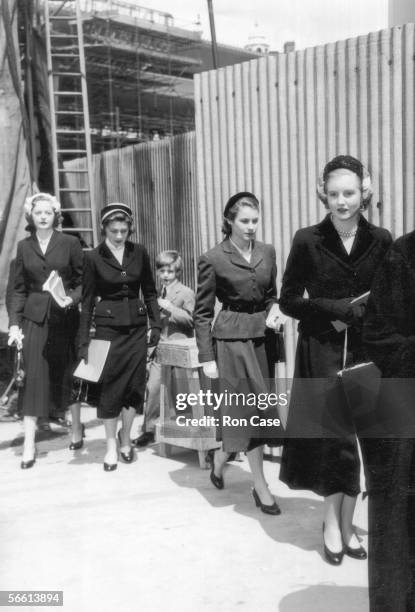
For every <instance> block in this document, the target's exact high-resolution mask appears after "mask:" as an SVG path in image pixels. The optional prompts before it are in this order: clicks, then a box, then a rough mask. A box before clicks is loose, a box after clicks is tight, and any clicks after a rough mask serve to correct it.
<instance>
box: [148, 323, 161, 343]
mask: <svg viewBox="0 0 415 612" xmlns="http://www.w3.org/2000/svg"><path fill="white" fill-rule="evenodd" d="M160 331H161V330H160V328H159V327H152V328H151V329H150V333H149V335H148V342H147V346H157V344H158V342H159V340H160Z"/></svg>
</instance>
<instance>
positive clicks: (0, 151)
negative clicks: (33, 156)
mask: <svg viewBox="0 0 415 612" xmlns="http://www.w3.org/2000/svg"><path fill="white" fill-rule="evenodd" d="M0 7H1V8H0V332H4V331H6V330H7V327H8V319H7V314H6V310H5V293H6V287H7V280H8V276H9V267H10V262H11V261H12V260H13V258H14V256H15V252H16V244H17V242H18V241H19V240H20V239H21V238H23V237H24V236H25V235H26V234H25V231H24V227H25V225H26V223H25V220H24V215H23V203H24V200H25V198H26V197H27V196H28V195H30V193H31V184H32V180H31V176H30V162H29V159H28V150H27V140H26V134H25V132H26V129H25V122H26V126H27V121H26V119H25V116H24V115H25V109H24V103H23V91H22V81H21V74H20V61H19V47H18V39H17V0H0Z"/></svg>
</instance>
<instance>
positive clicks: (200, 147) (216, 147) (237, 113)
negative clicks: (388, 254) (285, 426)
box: [195, 24, 415, 375]
mask: <svg viewBox="0 0 415 612" xmlns="http://www.w3.org/2000/svg"><path fill="white" fill-rule="evenodd" d="M414 51H415V49H414V25H413V24H407V25H405V26H402V27H396V28H393V29H390V30H384V31H381V32H376V33H373V34H369V35H367V36H360V37H358V38H355V39H350V40H347V41H342V42H337V43H334V44H329V45H326V46H321V47H315V48H311V49H306V50H304V51H298V52H295V53H289V54H281V55H277V56H272V57H266V58H261V59H258V60H252V61H250V62H246V63H243V64H237V65H235V66H230V67H227V68H221V69H219V70H216V71H210V72H205V73H202V74H199V75H196V76H195V102H196V143H197V164H198V185H199V213H200V220H201V242H202V248H203V249H206V248H208V247H211V246H213V245H214V244H215V243H216V242H218V241H219V240H220V226H221V213H222V209H223V205H224V203H225V202H226V200H227V198H228V197H229V195H231V194H232V193H235V192H236V191H241V190H245V189H246V190H248V191H253V192H254V193H255V194H256V195H257V196H258V197H259V198H260V200H261V202H262V227H261V232H260V236H259V238H260V239H263V240H265V241H266V242H270V243H272V244H274V245H275V247H276V250H277V257H278V268H279V281H280V280H281V273H282V271H283V267H284V263H285V261H286V259H287V256H288V252H289V249H290V244H291V240H292V237H293V234H294V232H295V231H296V230H297V229H298V228H299V227H304V226H307V225H310V224H313V223H316V222H318V221H319V220H320V219H321V218H322V217H323V216H324V214H325V210H324V208H323V206H322V204H321V203H320V202H319V201H318V200H317V197H316V194H315V189H316V177H317V175H318V173H319V171H320V170H321V169H322V167H323V166H324V164H325V163H326V162H327V161H328V160H329V159H330V158H332V157H333V156H334V155H337V154H340V153H349V154H351V155H355V156H356V157H358V158H360V159H361V160H362V161H363V162H364V163H366V164H367V166H368V168H369V170H370V172H371V174H372V180H373V183H374V188H375V193H374V198H373V205H372V209H371V211H370V212H369V218H370V219H371V220H372V221H373V222H374V223H376V224H380V225H383V226H384V227H387V228H389V229H390V230H391V231H392V232H393V234H394V235H395V236H398V235H400V234H402V233H403V232H405V231H409V230H412V229H413V227H414V102H415V100H414V65H415V61H414V60H415V55H414ZM288 327H289V329H288V330H287V332H288V333H287V336H288V342H287V358H288V360H287V370H286V371H287V374H288V375H290V374H291V372H292V365H293V355H294V346H295V328H294V324H292V325H291V326H288ZM283 373H284V370H282V371H281V375H283Z"/></svg>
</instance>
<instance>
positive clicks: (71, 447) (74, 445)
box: [69, 423, 85, 450]
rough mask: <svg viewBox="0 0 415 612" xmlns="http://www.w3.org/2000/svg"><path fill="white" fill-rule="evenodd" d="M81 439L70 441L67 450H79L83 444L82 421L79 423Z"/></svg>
mask: <svg viewBox="0 0 415 612" xmlns="http://www.w3.org/2000/svg"><path fill="white" fill-rule="evenodd" d="M81 433H82V435H81V439H80V440H79V441H78V442H71V443H70V445H69V450H79V449H80V448H82V447H83V445H84V438H85V425H84V424H83V423H82V425H81Z"/></svg>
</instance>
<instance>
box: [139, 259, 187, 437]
mask: <svg viewBox="0 0 415 612" xmlns="http://www.w3.org/2000/svg"><path fill="white" fill-rule="evenodd" d="M156 269H157V277H158V279H159V281H160V283H161V292H160V297H159V298H158V303H159V306H160V310H161V313H160V314H161V323H162V329H161V336H160V340H166V339H167V338H169V339H178V338H191V337H192V336H193V310H194V306H195V294H194V292H193V291H192V290H191V289H190V288H189V287H186V286H185V285H183V284H182V283H181V282H180V281H179V278H180V277H181V273H182V269H183V262H182V258H181V257H180V255H179V253H178V252H177V251H162V252H161V253H159V254H158V255H157V258H156ZM160 378H161V365H160V364H159V362H158V359H157V349H156V350H155V352H154V354H153V357H152V360H151V362H150V366H149V369H148V381H147V400H146V402H145V405H144V420H143V425H142V432H141V435H140V436H139V437H138V438H136V439H135V440H132V443H133V444H134V445H135V446H147V444H150V443H151V442H154V433H155V427H156V421H157V419H158V418H159V416H160Z"/></svg>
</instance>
